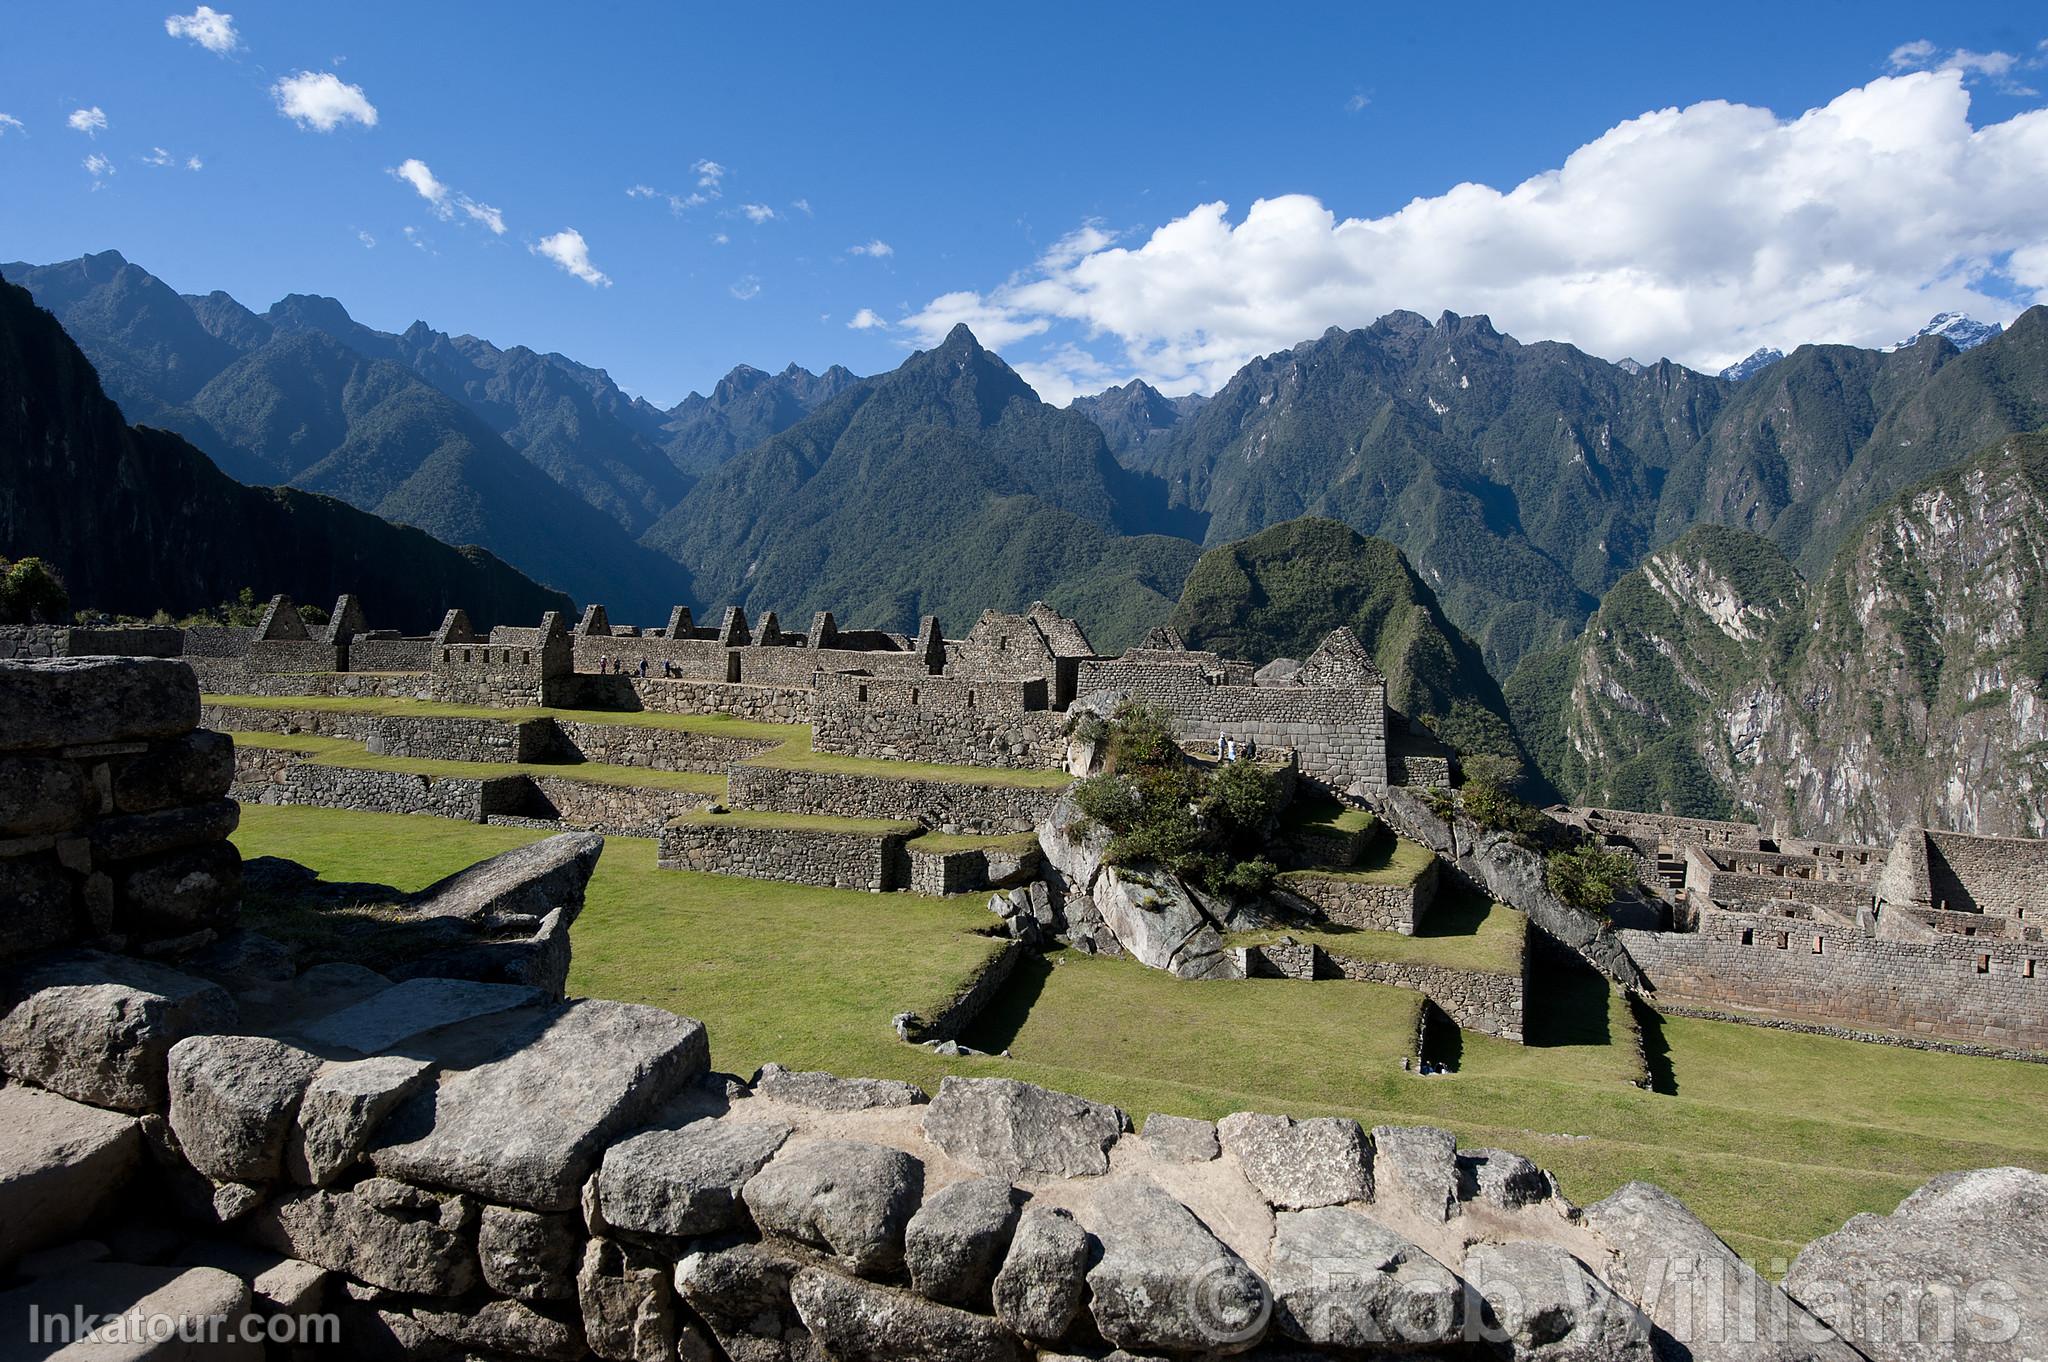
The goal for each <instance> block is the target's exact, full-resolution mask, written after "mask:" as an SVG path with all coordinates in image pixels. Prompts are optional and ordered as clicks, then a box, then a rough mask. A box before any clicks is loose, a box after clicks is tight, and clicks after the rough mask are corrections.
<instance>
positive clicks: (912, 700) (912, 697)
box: [910, 686, 917, 705]
mask: <svg viewBox="0 0 2048 1362" xmlns="http://www.w3.org/2000/svg"><path fill="white" fill-rule="evenodd" d="M910 703H911V704H913V705H914V704H916V703H917V687H916V686H912V687H911V688H910Z"/></svg>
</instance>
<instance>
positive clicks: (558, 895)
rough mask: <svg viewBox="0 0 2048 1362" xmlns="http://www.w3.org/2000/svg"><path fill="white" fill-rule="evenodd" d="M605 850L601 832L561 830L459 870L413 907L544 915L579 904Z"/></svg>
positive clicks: (430, 912)
mask: <svg viewBox="0 0 2048 1362" xmlns="http://www.w3.org/2000/svg"><path fill="white" fill-rule="evenodd" d="M602 854H604V838H603V837H601V836H599V835H598V834H597V833H594V832H565V833H561V834H559V835H558V836H554V837H549V838H546V839H544V840H542V841H538V842H534V843H532V844H531V845H528V846H523V847H516V848H514V849H513V850H511V851H507V852H503V853H501V854H500V855H497V856H493V857H491V858H490V859H489V860H488V861H479V862H477V863H476V864H475V865H473V866H470V867H469V868H468V869H466V870H458V871H456V872H455V873H454V874H453V875H450V876H448V878H446V879H444V880H438V881H436V882H435V883H433V884H430V885H428V886H427V887H426V888H425V889H422V890H421V891H420V892H419V893H418V894H416V895H414V896H413V900H412V904H411V908H412V911H413V912H414V913H416V914H418V915H419V916H421V917H459V918H467V919H471V920H475V919H478V918H487V917H493V916H507V915H517V916H523V917H534V918H544V917H546V916H547V915H548V914H549V913H551V912H553V911H554V910H555V909H557V908H560V907H563V906H564V905H568V904H574V905H575V906H576V907H577V908H578V909H580V908H582V906H583V890H584V886H586V885H588V884H589V883H590V876H591V872H592V871H594V870H596V869H597V858H598V857H599V856H601V855H602Z"/></svg>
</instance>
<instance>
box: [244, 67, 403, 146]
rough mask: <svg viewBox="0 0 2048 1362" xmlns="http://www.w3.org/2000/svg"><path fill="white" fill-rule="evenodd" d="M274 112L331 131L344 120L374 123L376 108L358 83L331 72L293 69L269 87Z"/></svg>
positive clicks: (305, 125) (368, 126) (374, 125)
mask: <svg viewBox="0 0 2048 1362" xmlns="http://www.w3.org/2000/svg"><path fill="white" fill-rule="evenodd" d="M270 95H271V98H273V99H275V100H276V101H277V111H278V112H279V113H281V114H283V115H284V116H285V117H286V118H289V119H291V120H292V121H293V122H294V123H297V124H298V125H299V126H300V127H302V128H313V129H315V130H317V131H319V132H333V131H334V130H335V129H336V128H338V127H340V126H341V125H342V124H344V123H360V124H362V125H363V126H364V127H366V128H374V127H376V126H377V107H376V106H375V105H374V104H372V103H370V100H369V97H368V96H367V95H365V94H364V93H363V87H362V86H360V85H349V84H347V83H346V82H344V81H343V80H342V78H341V77H340V76H337V75H335V74H334V73H333V72H332V71H294V72H292V74H290V75H288V76H286V77H285V78H284V79H282V80H280V81H278V82H277V83H276V84H275V85H273V86H271V87H270Z"/></svg>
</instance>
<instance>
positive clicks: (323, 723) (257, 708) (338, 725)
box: [199, 705, 376, 742]
mask: <svg viewBox="0 0 2048 1362" xmlns="http://www.w3.org/2000/svg"><path fill="white" fill-rule="evenodd" d="M199 722H200V723H201V724H202V725H204V726H205V727H207V728H211V729H217V730H219V731H220V732H223V733H280V734H301V733H303V734H307V735H309V736H312V737H317V738H346V739H348V740H349V741H350V742H364V741H366V740H368V738H369V736H370V728H371V726H372V725H373V724H374V723H375V722H376V716H375V715H371V714H361V713H356V712H353V711H350V710H336V709H281V708H276V707H273V706H270V705H202V706H201V707H200V710H199Z"/></svg>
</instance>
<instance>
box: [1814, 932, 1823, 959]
mask: <svg viewBox="0 0 2048 1362" xmlns="http://www.w3.org/2000/svg"><path fill="white" fill-rule="evenodd" d="M1824 940H1826V938H1824V937H1818V936H1817V937H1815V938H1814V939H1813V953H1814V954H1815V955H1819V954H1821V950H1822V946H1821V943H1822V942H1823V941H1824Z"/></svg>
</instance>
